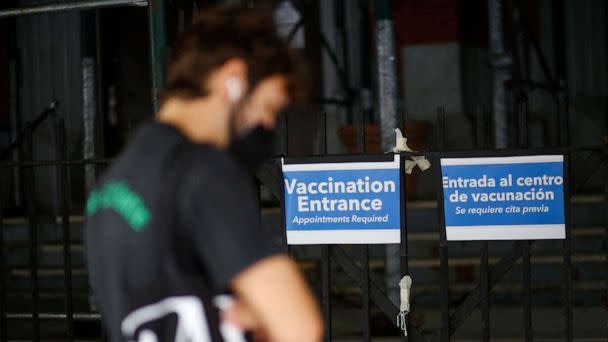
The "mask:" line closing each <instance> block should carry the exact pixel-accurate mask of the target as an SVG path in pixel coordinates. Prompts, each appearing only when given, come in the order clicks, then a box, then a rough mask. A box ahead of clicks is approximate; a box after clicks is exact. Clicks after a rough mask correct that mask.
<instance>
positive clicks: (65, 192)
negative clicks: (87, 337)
mask: <svg viewBox="0 0 608 342" xmlns="http://www.w3.org/2000/svg"><path fill="white" fill-rule="evenodd" d="M56 139H57V151H58V152H59V153H58V161H61V160H66V159H67V143H66V130H65V122H64V120H63V119H59V120H58V121H57V127H56ZM57 168H58V176H59V177H58V184H59V195H60V203H61V225H62V227H63V239H62V240H63V241H62V242H63V274H64V278H63V279H64V287H65V316H66V323H67V339H68V341H73V340H74V324H73V322H74V309H73V305H74V303H73V293H72V243H71V234H70V231H71V229H70V188H69V186H70V184H69V180H68V165H65V164H63V165H62V164H58V165H57Z"/></svg>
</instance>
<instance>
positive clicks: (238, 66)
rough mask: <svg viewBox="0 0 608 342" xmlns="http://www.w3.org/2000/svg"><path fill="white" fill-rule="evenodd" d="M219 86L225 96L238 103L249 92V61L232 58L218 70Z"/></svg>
mask: <svg viewBox="0 0 608 342" xmlns="http://www.w3.org/2000/svg"><path fill="white" fill-rule="evenodd" d="M217 76H218V79H217V81H218V82H219V84H218V86H219V88H220V91H221V92H222V94H223V96H224V98H226V99H227V100H228V101H229V102H231V103H236V102H238V101H240V100H241V99H242V98H243V95H245V93H246V92H247V89H248V87H249V84H248V83H249V82H248V81H247V63H245V61H244V60H243V59H242V58H231V59H229V60H228V61H226V63H224V64H223V65H222V66H221V67H220V69H219V70H218V75H217Z"/></svg>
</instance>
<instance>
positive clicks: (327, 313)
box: [321, 245, 332, 342]
mask: <svg viewBox="0 0 608 342" xmlns="http://www.w3.org/2000/svg"><path fill="white" fill-rule="evenodd" d="M321 283H322V284H321V293H322V294H321V297H322V300H323V319H324V321H325V338H324V341H326V342H331V340H332V338H331V327H332V324H331V260H330V246H329V245H322V246H321Z"/></svg>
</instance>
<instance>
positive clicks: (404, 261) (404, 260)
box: [399, 117, 411, 342]
mask: <svg viewBox="0 0 608 342" xmlns="http://www.w3.org/2000/svg"><path fill="white" fill-rule="evenodd" d="M401 121H402V124H401V126H402V127H403V125H404V124H403V123H404V122H405V121H404V120H403V117H402V119H401ZM399 178H400V183H401V191H400V192H401V194H400V198H401V209H400V214H401V222H400V233H401V242H400V243H399V267H400V268H401V277H402V278H403V277H404V276H406V275H409V274H410V270H409V264H408V245H407V176H406V175H405V158H403V157H401V159H400V167H399ZM410 311H411V306H410ZM405 320H406V322H405V325H406V329H409V327H410V323H411V320H410V315H409V313H408V315H407V316H406V318H405ZM401 337H402V340H403V342H407V341H408V340H409V339H408V337H407V336H406V334H405V333H404V334H402V335H401Z"/></svg>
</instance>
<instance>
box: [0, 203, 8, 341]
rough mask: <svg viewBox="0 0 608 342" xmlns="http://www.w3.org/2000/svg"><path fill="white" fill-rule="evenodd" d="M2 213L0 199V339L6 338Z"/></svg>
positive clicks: (5, 269)
mask: <svg viewBox="0 0 608 342" xmlns="http://www.w3.org/2000/svg"><path fill="white" fill-rule="evenodd" d="M5 251H6V246H5V245H4V213H3V208H2V201H0V341H6V340H7V332H6V275H7V274H8V267H7V263H6V258H5V255H4V252H5Z"/></svg>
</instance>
